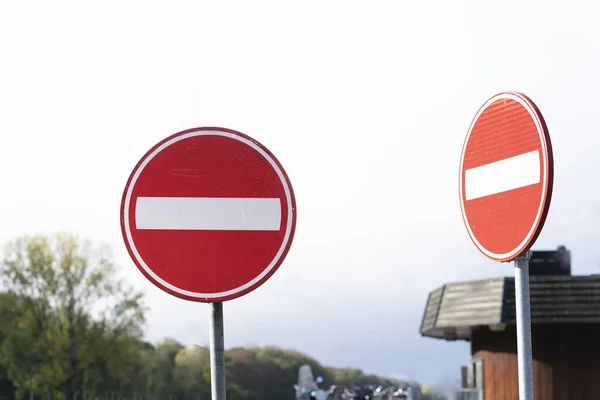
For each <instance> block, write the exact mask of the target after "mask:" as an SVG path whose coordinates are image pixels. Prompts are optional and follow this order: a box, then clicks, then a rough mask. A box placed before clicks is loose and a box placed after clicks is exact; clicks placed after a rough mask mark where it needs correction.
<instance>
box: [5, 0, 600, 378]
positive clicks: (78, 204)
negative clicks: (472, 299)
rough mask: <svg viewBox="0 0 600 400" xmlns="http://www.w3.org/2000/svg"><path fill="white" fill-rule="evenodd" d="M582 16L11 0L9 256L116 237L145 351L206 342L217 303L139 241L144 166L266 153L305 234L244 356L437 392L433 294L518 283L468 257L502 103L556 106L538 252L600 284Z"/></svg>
mask: <svg viewBox="0 0 600 400" xmlns="http://www.w3.org/2000/svg"><path fill="white" fill-rule="evenodd" d="M592 7H593V2H583V1H581V2H578V1H571V2H569V3H568V6H567V3H565V2H564V1H561V2H559V1H528V2H522V1H514V2H513V1H503V2H500V3H498V2H477V1H470V2H467V1H460V0H454V1H436V2H419V1H368V2H367V1H363V2H355V1H323V0H320V1H312V0H303V1H295V2H292V1H281V0H279V1H276V0H273V1H243V0H240V1H219V2H209V1H169V2H167V1H160V2H159V1H149V0H144V1H142V0H139V1H116V0H115V1H84V0H72V1H65V0H53V1H25V0H22V1H11V2H9V1H5V2H2V4H1V5H0V171H2V172H1V173H0V187H2V188H3V193H2V200H1V205H2V206H1V207H0V227H1V229H0V242H2V243H5V242H7V241H9V240H11V239H12V238H14V237H16V236H18V235H21V234H29V233H52V232H56V231H64V230H66V231H71V232H76V233H79V234H81V235H82V236H84V237H87V238H90V239H92V240H94V241H96V242H107V243H109V244H110V245H111V246H112V248H113V250H114V255H115V258H116V260H117V261H118V263H119V264H120V265H121V266H122V269H123V275H124V276H125V278H126V279H127V281H128V282H130V283H131V284H132V285H134V286H135V287H136V288H138V289H141V290H143V291H144V292H145V293H146V294H147V304H148V306H149V307H150V312H149V314H148V327H147V338H148V340H151V341H158V340H160V339H161V338H163V337H165V336H169V337H173V338H176V339H178V340H180V341H181V342H183V343H186V344H188V343H198V344H207V343H208V308H209V307H208V306H207V305H205V304H200V303H192V302H187V301H183V300H179V299H177V298H174V297H171V296H170V295H168V294H166V293H163V292H162V291H160V290H159V289H157V288H155V287H154V286H153V285H152V284H151V283H149V282H147V281H146V280H145V278H144V277H143V276H142V275H141V274H140V273H139V272H138V270H137V269H136V268H135V266H134V265H133V263H132V262H131V260H130V258H129V256H128V254H127V252H126V249H125V246H124V244H123V241H122V237H121V231H120V225H119V206H120V201H121V195H122V192H123V189H124V186H125V182H126V180H127V178H128V176H129V174H130V172H131V170H132V168H133V167H134V166H135V164H136V163H137V161H138V160H139V158H140V157H141V156H142V155H143V154H144V153H145V152H146V151H147V150H148V149H149V148H150V147H151V146H153V145H154V144H155V143H156V142H157V141H159V140H161V139H163V138H164V137H166V136H168V135H171V134H173V133H175V132H178V131H180V130H183V129H187V128H192V127H197V126H223V127H227V128H231V129H235V130H238V131H241V132H243V133H245V134H248V135H250V136H252V137H254V138H256V139H257V140H259V141H260V142H262V143H263V144H264V145H265V146H267V147H268V148H269V149H270V150H271V151H272V152H273V153H274V154H275V155H276V157H277V158H278V159H279V161H280V162H281V163H282V164H283V166H284V168H285V169H286V171H287V173H288V175H289V176H290V179H291V181H292V184H293V187H294V190H295V193H296V199H297V206H298V222H297V230H296V238H295V240H294V243H293V245H292V248H291V250H290V252H289V255H288V257H287V259H286V260H285V262H284V264H283V265H282V266H281V268H280V269H279V270H278V272H277V273H276V274H275V275H274V276H273V277H272V278H271V279H270V280H269V281H268V282H267V283H266V284H265V285H263V286H261V287H260V288H259V289H258V290H256V291H254V292H252V293H251V294H249V295H247V296H245V297H242V298H240V299H237V300H234V301H231V302H227V303H225V306H224V312H225V324H226V326H225V329H226V337H225V341H226V346H228V347H229V346H238V345H242V346H243V345H248V344H258V345H267V344H269V345H278V346H282V347H288V348H295V349H298V350H301V351H303V352H305V353H307V354H309V355H311V356H314V357H315V358H317V359H318V360H320V361H321V362H323V363H325V364H327V365H332V366H339V367H342V366H353V367H358V368H362V369H364V370H365V371H367V372H374V373H379V374H383V375H398V376H399V375H407V376H409V377H411V378H414V379H420V380H423V381H426V382H431V383H435V382H436V381H438V380H439V379H442V378H444V377H451V378H456V379H457V378H458V377H459V376H460V370H459V367H460V365H462V364H464V363H466V362H467V361H468V359H469V347H468V344H465V343H450V342H442V341H437V340H433V339H425V338H421V337H420V335H419V332H418V331H419V326H420V321H421V317H422V312H423V309H424V306H425V302H426V300H427V294H428V292H430V291H431V290H433V289H435V288H436V287H438V286H439V285H441V284H443V283H444V282H448V281H461V280H468V279H474V278H487V277H496V276H502V275H510V274H512V268H511V266H510V265H509V264H495V263H493V262H491V261H486V259H484V257H483V256H482V255H481V254H480V253H479V252H478V251H477V250H476V249H475V247H474V246H473V245H472V244H471V242H470V240H469V238H468V235H467V232H466V230H465V228H464V226H463V223H462V220H461V216H460V209H459V203H458V191H457V186H458V181H457V179H458V164H459V158H460V153H461V149H462V144H463V140H464V137H465V134H466V131H467V129H468V127H469V123H470V121H471V119H472V117H473V116H474V115H475V113H476V112H477V109H478V108H479V107H480V105H481V104H483V102H485V100H487V99H488V98H489V97H490V96H491V95H493V94H495V93H496V92H498V91H503V90H517V91H521V92H524V93H525V94H527V95H528V96H530V97H531V98H532V99H533V101H534V102H535V103H536V104H537V105H538V106H539V108H540V109H541V111H542V113H543V115H544V117H545V118H546V121H547V123H548V126H549V130H550V135H551V138H552V145H553V148H554V156H555V186H554V194H553V200H552V205H551V209H550V213H549V216H548V219H547V222H546V226H545V229H544V231H543V233H542V234H541V236H540V237H539V239H538V241H537V243H536V246H535V247H534V248H538V249H553V248H555V247H556V246H558V245H560V244H564V245H566V246H567V247H568V248H570V249H571V250H572V252H573V270H574V273H577V274H588V273H594V272H597V271H600V246H598V240H599V239H600V230H599V228H598V223H599V222H600V188H599V187H598V174H599V172H598V171H599V168H600V160H599V158H598V156H597V151H598V148H599V146H598V145H599V144H600V135H599V134H598V131H599V127H600V123H599V121H598V118H597V115H598V106H599V100H598V89H600V75H599V74H598V71H600V46H599V44H600V42H599V40H600V25H599V24H598V23H597V17H598V10H597V9H593V8H592Z"/></svg>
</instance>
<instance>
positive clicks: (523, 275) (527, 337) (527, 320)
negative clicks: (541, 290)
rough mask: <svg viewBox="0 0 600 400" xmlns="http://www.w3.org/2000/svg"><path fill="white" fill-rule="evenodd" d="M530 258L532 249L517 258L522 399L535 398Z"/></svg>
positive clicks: (516, 276)
mask: <svg viewBox="0 0 600 400" xmlns="http://www.w3.org/2000/svg"><path fill="white" fill-rule="evenodd" d="M530 259H531V251H526V252H525V253H523V254H522V255H520V256H519V257H517V259H516V260H515V301H516V305H515V306H516V311H517V359H518V366H519V399H520V400H533V361H532V352H531V308H530V304H531V303H530V301H531V300H530V298H529V260H530Z"/></svg>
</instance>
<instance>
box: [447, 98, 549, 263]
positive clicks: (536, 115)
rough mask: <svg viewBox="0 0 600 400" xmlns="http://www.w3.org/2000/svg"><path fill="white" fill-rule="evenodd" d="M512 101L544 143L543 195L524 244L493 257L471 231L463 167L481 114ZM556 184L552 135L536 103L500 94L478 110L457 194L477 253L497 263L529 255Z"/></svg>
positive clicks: (462, 153) (471, 126)
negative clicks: (490, 108) (532, 124)
mask: <svg viewBox="0 0 600 400" xmlns="http://www.w3.org/2000/svg"><path fill="white" fill-rule="evenodd" d="M503 99H510V100H514V101H516V102H518V103H519V104H520V105H521V106H522V107H523V108H524V109H525V110H526V111H527V112H528V113H529V116H530V117H531V119H532V120H533V122H534V123H535V126H536V130H537V133H538V135H539V137H540V143H541V147H542V148H541V156H542V158H543V161H544V162H543V166H544V167H543V168H544V171H543V172H544V174H543V181H542V193H541V196H540V204H539V206H538V210H537V214H536V217H535V219H534V220H533V221H532V223H531V228H530V230H529V232H528V233H527V235H526V236H525V238H524V239H523V240H522V241H521V243H520V244H519V245H518V246H516V247H515V248H514V249H512V250H511V251H509V252H506V253H494V252H493V251H490V250H488V249H487V248H486V247H485V246H484V245H483V244H481V243H480V242H479V240H478V239H477V237H476V236H475V234H474V233H473V231H472V230H471V227H470V226H469V222H468V218H467V215H466V211H465V201H464V189H463V186H464V185H463V174H464V171H463V168H464V167H463V166H464V159H465V152H466V148H467V144H468V143H469V138H470V137H471V133H472V132H473V128H474V127H475V124H476V123H477V121H478V120H479V117H480V116H481V114H482V113H483V112H484V111H485V110H486V109H487V108H488V107H489V106H490V105H491V104H493V103H495V102H497V101H498V100H503ZM553 182H554V160H553V155H552V143H551V141H550V134H549V131H548V126H547V125H546V121H545V120H544V117H543V116H542V113H541V112H540V110H539V109H538V107H537V106H536V105H535V103H534V102H533V101H532V100H531V99H530V98H529V97H527V96H526V95H524V94H523V93H519V92H501V93H498V94H496V95H494V96H492V97H490V98H489V99H488V100H487V101H486V102H485V103H484V104H483V105H482V106H481V107H480V108H479V110H478V112H477V114H476V115H475V117H474V118H473V120H472V121H471V125H470V126H469V130H468V132H467V136H466V138H465V140H464V143H463V148H462V152H461V157H460V168H459V177H458V190H459V199H460V210H461V214H462V220H463V223H464V225H465V227H466V229H467V233H468V234H469V238H470V239H471V241H472V242H473V244H474V245H475V247H477V249H478V250H479V251H480V252H481V253H482V254H483V255H485V256H486V257H488V258H490V259H492V260H494V261H501V262H506V261H512V260H514V259H516V258H517V257H519V256H520V255H521V254H523V253H524V252H525V251H527V250H528V249H529V248H530V247H531V246H532V245H533V243H534V242H535V241H536V239H537V237H538V236H539V234H540V232H541V231H542V228H543V226H544V223H545V222H546V217H547V215H548V211H549V209H550V201H551V199H552V188H553Z"/></svg>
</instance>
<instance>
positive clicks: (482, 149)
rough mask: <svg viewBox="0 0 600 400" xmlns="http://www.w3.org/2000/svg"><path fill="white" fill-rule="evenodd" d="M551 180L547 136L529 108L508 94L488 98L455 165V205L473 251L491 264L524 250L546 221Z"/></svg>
mask: <svg viewBox="0 0 600 400" xmlns="http://www.w3.org/2000/svg"><path fill="white" fill-rule="evenodd" d="M552 179H553V159H552V148H551V144H550V136H549V134H548V128H547V127H546V123H545V122H544V119H543V117H542V114H541V113H540V111H539V110H538V108H537V107H536V106H535V104H534V103H533V102H532V101H531V100H530V99H529V98H528V97H526V96H525V95H523V94H520V93H514V92H505V93H500V94H497V95H495V96H493V97H492V98H490V99H489V100H488V101H487V102H486V103H485V104H484V105H483V106H482V107H481V108H480V109H479V112H478V113H477V114H476V115H475V118H474V119H473V122H472V123H471V126H470V128H469V131H468V133H467V137H466V139H465V143H464V146H463V150H462V157H461V161H460V173H459V191H460V206H461V211H462V216H463V220H464V223H465V226H466V228H467V231H468V233H469V236H470V237H471V240H472V241H473V243H474V244H475V246H477V248H478V249H479V250H480V251H481V252H482V253H483V254H484V255H486V256H487V257H489V258H491V259H493V260H496V261H510V260H514V259H515V258H516V257H518V256H519V255H520V254H521V253H523V252H524V251H526V250H529V248H530V247H531V245H532V244H533V243H534V242H535V240H536V238H537V236H538V235H539V233H540V231H541V229H542V226H543V225H544V221H545V219H546V215H547V212H548V208H549V206H550V198H551V194H552Z"/></svg>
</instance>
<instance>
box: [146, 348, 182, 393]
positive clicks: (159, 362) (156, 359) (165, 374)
mask: <svg viewBox="0 0 600 400" xmlns="http://www.w3.org/2000/svg"><path fill="white" fill-rule="evenodd" d="M181 349H183V345H182V344H181V343H179V342H178V341H176V340H174V339H170V338H166V339H164V340H163V341H162V342H161V343H159V344H157V345H156V348H155V350H154V351H153V352H152V355H151V358H150V360H149V362H150V365H151V367H150V370H149V372H148V382H149V383H148V391H149V392H150V393H151V394H152V396H153V397H155V398H157V399H160V400H163V399H164V400H168V399H170V398H171V397H172V396H177V395H178V394H179V388H178V387H177V384H176V382H175V379H174V376H173V371H174V369H175V357H176V356H177V353H179V351H180V350H181Z"/></svg>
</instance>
